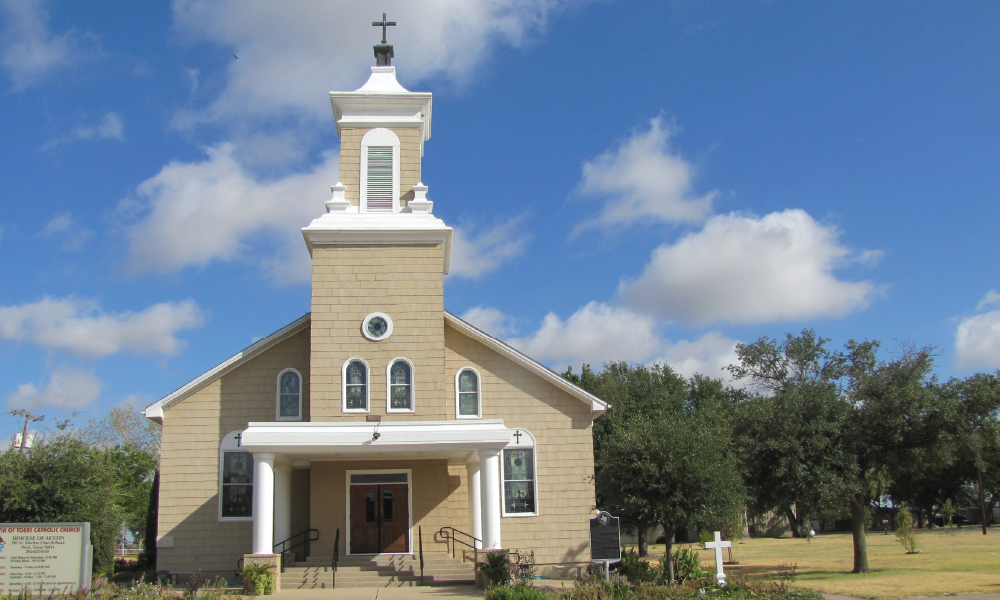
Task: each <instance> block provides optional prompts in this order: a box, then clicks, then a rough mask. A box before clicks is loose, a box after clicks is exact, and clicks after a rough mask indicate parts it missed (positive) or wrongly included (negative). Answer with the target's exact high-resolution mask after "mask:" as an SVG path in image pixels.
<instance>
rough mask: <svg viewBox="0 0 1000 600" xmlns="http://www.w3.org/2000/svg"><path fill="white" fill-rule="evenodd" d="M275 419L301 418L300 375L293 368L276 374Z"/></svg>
mask: <svg viewBox="0 0 1000 600" xmlns="http://www.w3.org/2000/svg"><path fill="white" fill-rule="evenodd" d="M277 419H278V420H279V421H301V420H302V375H300V374H299V372H298V371H296V370H295V369H285V370H284V371H282V372H281V373H279V374H278V398H277Z"/></svg>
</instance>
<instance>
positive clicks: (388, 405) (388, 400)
mask: <svg viewBox="0 0 1000 600" xmlns="http://www.w3.org/2000/svg"><path fill="white" fill-rule="evenodd" d="M399 361H402V362H405V363H406V364H408V365H409V366H410V408H392V378H391V377H390V373H391V371H392V365H394V364H396V363H397V362H399ZM416 387H417V373H416V369H414V368H413V363H412V362H410V359H408V358H404V357H402V356H397V357H396V358H394V359H392V360H390V361H389V364H388V365H386V367H385V412H387V413H414V412H416V411H417V405H416V396H417V392H416Z"/></svg>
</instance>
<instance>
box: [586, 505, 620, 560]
mask: <svg viewBox="0 0 1000 600" xmlns="http://www.w3.org/2000/svg"><path fill="white" fill-rule="evenodd" d="M621 559H622V546H621V534H620V532H619V530H618V517H612V516H611V515H610V514H608V513H606V512H601V513H598V515H597V517H596V518H593V519H591V520H590V560H592V561H594V562H616V561H619V560H621Z"/></svg>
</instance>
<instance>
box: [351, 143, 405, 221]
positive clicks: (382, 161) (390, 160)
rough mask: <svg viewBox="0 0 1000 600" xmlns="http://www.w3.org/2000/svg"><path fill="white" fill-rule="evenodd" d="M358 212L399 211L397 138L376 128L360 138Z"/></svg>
mask: <svg viewBox="0 0 1000 600" xmlns="http://www.w3.org/2000/svg"><path fill="white" fill-rule="evenodd" d="M360 205H361V212H399V136H397V135H396V134H395V133H393V132H392V130H391V129H386V128H385V127H376V128H375V129H372V130H371V131H369V132H368V133H366V134H365V136H364V137H363V138H361V203H360Z"/></svg>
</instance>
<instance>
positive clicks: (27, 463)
mask: <svg viewBox="0 0 1000 600" xmlns="http://www.w3.org/2000/svg"><path fill="white" fill-rule="evenodd" d="M115 497H116V488H115V479H114V475H113V472H112V468H111V467H110V465H109V463H108V458H107V455H106V453H105V452H103V451H100V450H95V449H94V448H91V447H90V446H88V445H87V444H85V443H84V442H83V441H81V440H80V439H78V438H77V437H76V436H74V435H67V434H60V435H55V436H50V437H46V438H44V439H39V440H38V441H37V442H36V443H35V445H34V446H33V447H31V448H30V449H28V451H27V452H26V453H25V454H24V455H23V456H22V455H21V454H19V453H17V452H4V453H2V454H0V522H7V523H46V522H89V523H90V524H91V543H93V545H94V569H95V570H96V571H103V570H108V569H110V568H112V567H113V564H114V545H115V540H116V539H117V536H118V529H119V526H120V524H121V522H122V519H121V513H120V512H119V508H118V506H117V504H116V503H115Z"/></svg>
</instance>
